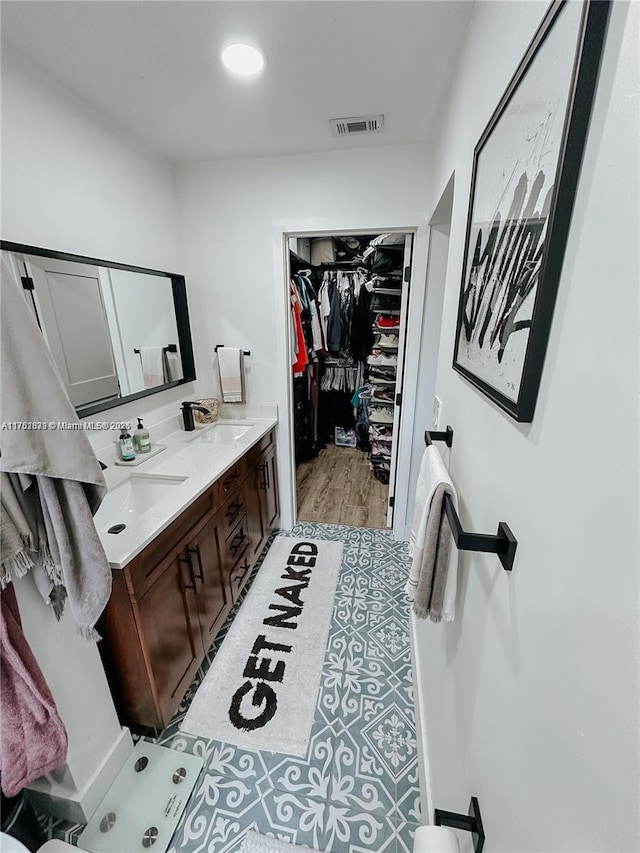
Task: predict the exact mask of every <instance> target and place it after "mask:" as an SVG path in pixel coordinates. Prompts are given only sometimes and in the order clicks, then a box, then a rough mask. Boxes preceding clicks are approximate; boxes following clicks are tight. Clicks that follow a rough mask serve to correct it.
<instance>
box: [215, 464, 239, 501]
mask: <svg viewBox="0 0 640 853" xmlns="http://www.w3.org/2000/svg"><path fill="white" fill-rule="evenodd" d="M245 472H246V463H245V460H244V457H243V458H242V459H240V460H238V462H236V464H235V465H234V466H233V467H232V468H229V470H228V471H227V472H226V473H224V474H223V475H222V477H220V479H219V480H218V486H219V488H220V499H221V500H224V499H225V496H226V495H230V494H231V493H232V492H234V491H235V490H236V489H237V488H238V486H239V485H240V483H241V482H242V479H243V477H244V475H245Z"/></svg>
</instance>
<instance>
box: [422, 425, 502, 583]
mask: <svg viewBox="0 0 640 853" xmlns="http://www.w3.org/2000/svg"><path fill="white" fill-rule="evenodd" d="M433 441H444V442H446V444H447V446H448V447H451V445H452V443H453V430H452V429H451V427H450V426H447V429H446V431H445V432H429V431H428V430H427V431H425V434H424V443H425V444H426V445H427V446H429V445H430V444H431V443H432V442H433ZM443 504H444V511H445V512H446V514H447V518H448V519H449V526H450V527H451V534H452V536H453V541H454V542H455V544H456V548H458V550H460V551H482V552H484V553H486V554H497V555H498V559H499V560H500V562H501V563H502V567H503V568H504V570H505V571H507V572H510V571H511V570H512V569H513V561H514V560H515V556H516V548H517V547H518V540H517V539H516V538H515V536H514V535H513V533H512V532H511V528H510V527H509V525H508V524H507V523H506V522H504V521H501V522H499V523H498V532H497V534H496V535H495V536H494V535H491V534H488V533H468V532H467V531H466V530H463V528H462V524H461V523H460V518H459V517H458V513H457V512H456V508H455V507H454V505H453V501H452V500H451V496H450V495H448V494H447V495H445V496H444V502H443Z"/></svg>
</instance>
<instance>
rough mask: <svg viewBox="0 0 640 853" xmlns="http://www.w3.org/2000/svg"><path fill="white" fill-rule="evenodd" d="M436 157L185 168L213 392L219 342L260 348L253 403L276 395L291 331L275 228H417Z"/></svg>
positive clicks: (198, 328) (389, 154) (396, 151)
mask: <svg viewBox="0 0 640 853" xmlns="http://www.w3.org/2000/svg"><path fill="white" fill-rule="evenodd" d="M428 161H429V151H428V147H427V146H425V145H408V146H400V147H391V148H380V149H364V150H360V151H346V152H344V153H342V152H341V153H338V154H311V155H303V156H297V157H271V158H265V159H259V160H229V161H220V162H215V163H212V162H209V163H190V164H187V165H182V166H179V167H178V179H179V181H178V182H179V196H180V214H181V228H182V240H183V245H184V249H185V259H186V263H187V272H186V274H187V277H188V280H189V282H190V286H191V294H192V304H193V306H194V309H193V312H192V313H193V326H194V334H195V337H196V339H197V340H198V342H199V346H198V348H197V349H198V351H197V355H198V357H199V361H200V363H201V364H202V365H205V371H206V372H208V371H209V370H210V374H209V381H210V383H211V387H212V388H214V390H217V388H218V385H217V371H216V370H215V359H214V357H213V354H212V350H211V348H210V347H209V344H210V343H211V342H212V343H214V344H215V343H224V344H226V345H227V346H241V347H244V348H245V349H251V358H250V359H249V360H248V369H249V373H248V377H247V380H248V381H247V397H248V400H249V401H250V402H251V403H272V402H273V401H274V399H275V396H276V377H275V368H276V360H275V343H274V342H275V336H276V335H283V334H284V333H285V330H283V329H276V328H275V305H274V287H273V254H272V232H271V229H272V224H273V223H278V222H282V221H288V222H291V221H293V220H295V221H298V222H299V221H301V220H308V222H309V224H310V227H312V226H313V223H314V222H315V223H319V222H325V223H327V222H328V221H334V222H345V221H346V220H348V219H351V220H354V221H356V222H357V221H361V222H362V223H364V224H366V223H369V222H371V221H372V220H375V219H376V218H377V219H378V220H380V219H382V220H383V221H385V222H392V221H396V220H397V222H398V225H406V224H411V223H413V224H417V223H418V221H419V218H420V217H421V218H422V219H424V218H425V211H426V206H425V202H426V199H427V198H428V192H429V184H428ZM356 227H357V226H356ZM196 306H197V308H196ZM206 347H209V349H206ZM205 371H203V374H202V375H203V380H204V377H205Z"/></svg>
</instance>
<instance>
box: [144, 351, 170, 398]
mask: <svg viewBox="0 0 640 853" xmlns="http://www.w3.org/2000/svg"><path fill="white" fill-rule="evenodd" d="M140 361H141V362H142V378H143V381H144V387H145V388H155V386H156V385H164V381H165V379H164V349H163V347H140Z"/></svg>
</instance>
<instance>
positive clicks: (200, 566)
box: [187, 518, 231, 652]
mask: <svg viewBox="0 0 640 853" xmlns="http://www.w3.org/2000/svg"><path fill="white" fill-rule="evenodd" d="M187 553H188V555H189V560H190V561H191V567H192V570H193V574H194V577H195V579H196V595H195V603H196V610H197V613H198V621H199V623H200V630H201V633H202V644H203V647H204V650H205V652H207V651H208V650H209V647H210V645H211V643H212V642H213V639H214V637H215V635H216V634H217V633H218V630H219V629H220V628H221V627H222V623H223V622H224V619H225V617H226V615H227V613H228V612H229V609H230V607H231V601H230V600H229V597H228V594H227V591H226V589H225V584H224V581H223V575H222V566H221V563H220V553H219V549H218V530H217V525H216V519H215V518H212V519H211V520H210V521H209V522H208V523H207V524H206V526H205V527H203V528H202V530H201V531H200V532H199V533H198V535H197V536H196V537H195V539H194V540H193V542H191V543H190V545H189V547H188V548H187Z"/></svg>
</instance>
